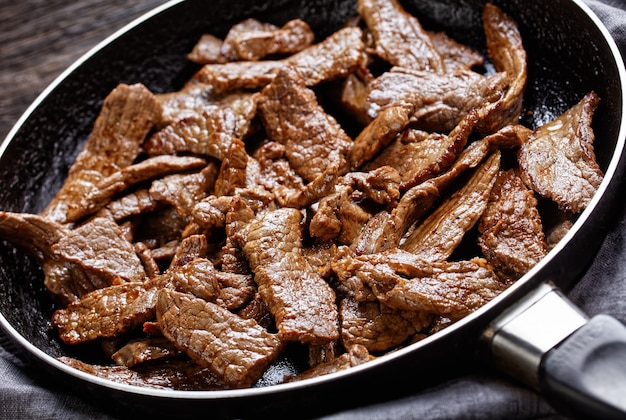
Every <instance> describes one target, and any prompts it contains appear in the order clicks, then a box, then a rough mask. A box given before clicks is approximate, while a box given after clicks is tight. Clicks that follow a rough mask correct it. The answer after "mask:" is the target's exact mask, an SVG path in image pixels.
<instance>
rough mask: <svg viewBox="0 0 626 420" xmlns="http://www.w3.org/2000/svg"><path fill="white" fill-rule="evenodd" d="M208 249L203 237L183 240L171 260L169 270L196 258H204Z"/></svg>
mask: <svg viewBox="0 0 626 420" xmlns="http://www.w3.org/2000/svg"><path fill="white" fill-rule="evenodd" d="M208 248H209V245H208V243H207V239H206V236H205V235H191V236H187V237H186V238H183V239H182V240H181V241H180V244H179V245H178V248H177V249H176V254H174V257H173V258H172V262H171V263H170V268H173V267H176V266H181V265H185V264H187V263H188V262H190V261H192V260H194V259H196V258H204V257H206V256H207V250H208Z"/></svg>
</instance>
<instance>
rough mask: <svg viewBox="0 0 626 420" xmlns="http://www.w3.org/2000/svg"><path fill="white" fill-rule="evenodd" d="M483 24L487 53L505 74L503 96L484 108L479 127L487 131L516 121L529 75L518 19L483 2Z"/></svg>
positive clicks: (484, 132) (492, 130)
mask: <svg viewBox="0 0 626 420" xmlns="http://www.w3.org/2000/svg"><path fill="white" fill-rule="evenodd" d="M483 26H484V28H485V36H486V37H487V50H488V51H489V56H490V57H491V59H492V60H493V64H494V66H495V68H496V70H497V71H498V72H503V73H506V75H507V78H508V80H507V85H508V86H507V89H506V92H505V94H504V95H503V96H502V98H500V100H498V101H497V102H495V103H493V104H492V105H490V106H489V107H487V108H486V109H484V111H485V119H484V121H482V124H481V128H480V131H481V132H482V133H483V134H490V133H493V132H495V131H497V130H499V129H500V128H502V127H504V126H506V125H508V124H517V123H518V121H519V117H520V115H521V113H522V105H523V104H522V101H523V99H524V90H525V89H526V81H527V78H528V74H527V73H528V63H527V62H526V58H527V57H526V50H525V49H524V45H523V43H522V36H521V34H520V32H519V28H518V27H517V22H515V20H513V19H512V18H511V17H510V16H509V15H507V14H506V13H504V12H503V11H502V9H500V8H499V7H498V6H495V5H493V4H491V3H486V4H485V7H484V9H483Z"/></svg>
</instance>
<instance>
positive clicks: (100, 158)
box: [42, 84, 161, 223]
mask: <svg viewBox="0 0 626 420" xmlns="http://www.w3.org/2000/svg"><path fill="white" fill-rule="evenodd" d="M160 118H161V107H160V106H159V103H158V102H157V100H156V97H155V96H154V95H153V94H152V93H151V92H150V91H149V90H148V89H146V87H145V86H143V85H141V84H135V85H131V86H128V85H125V84H120V85H118V86H117V87H116V88H115V89H113V91H112V92H111V93H110V94H109V95H108V96H107V97H106V98H105V100H104V103H103V104H102V108H101V110H100V115H99V116H98V118H97V119H96V122H95V124H94V128H93V131H92V132H91V136H90V137H89V140H87V143H85V145H84V147H83V150H82V151H81V152H80V154H79V155H78V156H77V158H76V160H75V162H74V163H73V164H72V167H71V168H70V170H69V173H68V177H67V178H66V180H65V183H64V184H63V187H62V188H61V190H60V191H59V192H58V193H57V195H56V196H55V197H54V199H53V200H52V201H51V202H50V203H49V204H48V206H47V207H46V209H45V210H44V211H43V213H42V214H43V215H44V216H45V217H47V218H49V219H51V220H54V221H58V222H61V223H65V222H66V213H67V209H68V206H69V205H72V204H74V205H75V204H76V203H77V202H78V201H79V200H80V199H82V197H83V193H84V190H85V188H87V190H89V189H90V187H91V185H93V184H96V183H97V182H98V181H100V180H101V179H102V178H105V177H107V176H109V175H112V174H113V173H114V172H117V171H119V170H120V169H122V168H125V167H126V166H128V165H130V164H132V163H133V162H134V161H135V158H136V157H137V156H138V155H139V152H140V149H141V144H142V142H143V141H144V138H145V137H146V135H147V134H148V132H149V131H150V130H151V129H152V127H153V126H154V125H155V124H157V123H158V122H159V119H160Z"/></svg>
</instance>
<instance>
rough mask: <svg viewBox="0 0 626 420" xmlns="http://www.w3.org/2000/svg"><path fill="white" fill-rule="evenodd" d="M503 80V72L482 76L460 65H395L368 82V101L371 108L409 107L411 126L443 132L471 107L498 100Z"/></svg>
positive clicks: (448, 129)
mask: <svg viewBox="0 0 626 420" xmlns="http://www.w3.org/2000/svg"><path fill="white" fill-rule="evenodd" d="M506 81H507V79H506V74H505V73H494V74H492V75H490V76H482V75H480V74H478V73H475V72H473V71H470V70H464V69H461V70H457V71H456V72H454V73H446V74H436V73H431V72H427V71H415V70H407V69H402V68H398V67H395V68H392V69H391V71H388V72H385V73H383V74H382V75H381V76H379V77H378V78H376V79H375V80H374V81H373V82H372V83H371V91H370V94H369V101H370V102H372V104H373V105H372V108H371V110H372V112H377V111H376V110H377V109H378V108H385V107H390V106H397V105H405V106H407V107H413V108H414V113H413V114H411V117H412V124H411V125H412V126H413V127H415V128H419V129H422V130H425V131H436V132H440V133H446V132H448V131H450V130H452V129H453V128H454V127H455V126H456V125H457V124H458V123H459V122H460V121H461V120H462V119H463V118H464V117H465V116H466V115H467V114H468V113H469V112H470V111H471V110H473V109H479V108H482V107H484V106H485V105H487V104H490V103H494V102H496V101H497V100H499V99H500V98H501V97H502V95H503V92H504V88H505V86H506ZM378 112H380V111H378Z"/></svg>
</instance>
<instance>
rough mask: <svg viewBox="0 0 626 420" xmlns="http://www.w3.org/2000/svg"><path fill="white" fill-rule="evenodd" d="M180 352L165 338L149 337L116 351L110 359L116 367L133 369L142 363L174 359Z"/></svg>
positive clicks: (132, 342)
mask: <svg viewBox="0 0 626 420" xmlns="http://www.w3.org/2000/svg"><path fill="white" fill-rule="evenodd" d="M180 354H181V351H180V350H179V349H177V348H176V346H174V344H172V342H171V341H169V340H168V339H166V338H163V337H150V338H145V339H139V340H133V341H131V342H129V343H127V344H126V345H124V346H123V347H122V348H120V349H119V350H117V351H116V352H115V353H113V355H112V356H111V358H112V359H113V361H115V364H116V365H118V366H126V367H129V368H132V367H135V366H136V365H139V364H142V363H147V362H150V363H153V362H154V361H156V360H166V359H171V358H173V357H176V356H178V355H180Z"/></svg>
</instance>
